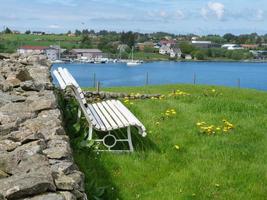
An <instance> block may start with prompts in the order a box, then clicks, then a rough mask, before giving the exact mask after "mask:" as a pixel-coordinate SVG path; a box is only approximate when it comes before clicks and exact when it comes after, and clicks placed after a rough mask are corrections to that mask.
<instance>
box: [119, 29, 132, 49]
mask: <svg viewBox="0 0 267 200" xmlns="http://www.w3.org/2000/svg"><path fill="white" fill-rule="evenodd" d="M120 40H121V42H122V43H123V44H127V45H128V46H129V47H130V48H132V47H133V46H134V44H135V40H136V35H135V34H134V33H133V32H132V31H129V32H127V33H125V32H122V34H121V38H120Z"/></svg>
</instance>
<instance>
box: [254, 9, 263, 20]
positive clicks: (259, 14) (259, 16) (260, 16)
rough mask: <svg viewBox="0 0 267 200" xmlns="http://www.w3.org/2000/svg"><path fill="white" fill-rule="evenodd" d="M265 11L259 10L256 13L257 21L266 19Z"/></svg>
mask: <svg viewBox="0 0 267 200" xmlns="http://www.w3.org/2000/svg"><path fill="white" fill-rule="evenodd" d="M264 14H265V13H264V11H263V10H262V9H258V10H257V11H256V15H255V19H256V20H257V21H262V20H263V19H264Z"/></svg>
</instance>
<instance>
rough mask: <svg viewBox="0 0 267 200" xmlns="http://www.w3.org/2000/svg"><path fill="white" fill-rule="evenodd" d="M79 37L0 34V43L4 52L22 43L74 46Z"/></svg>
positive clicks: (14, 48) (76, 45)
mask: <svg viewBox="0 0 267 200" xmlns="http://www.w3.org/2000/svg"><path fill="white" fill-rule="evenodd" d="M80 40H81V37H68V36H66V35H27V34H17V35H16V34H0V44H2V45H4V47H5V49H4V50H5V51H6V52H14V51H16V49H17V48H18V47H20V46H23V45H33V46H49V45H59V44H60V45H61V47H62V48H67V49H71V48H76V47H78V46H79V43H78V42H79V41H80Z"/></svg>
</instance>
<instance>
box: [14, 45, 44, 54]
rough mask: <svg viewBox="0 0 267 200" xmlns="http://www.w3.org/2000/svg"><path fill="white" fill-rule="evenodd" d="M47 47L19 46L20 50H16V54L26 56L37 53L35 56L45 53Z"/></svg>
mask: <svg viewBox="0 0 267 200" xmlns="http://www.w3.org/2000/svg"><path fill="white" fill-rule="evenodd" d="M47 48H48V47H46V46H29V45H26V46H21V47H20V48H18V49H17V53H19V54H28V53H37V54H41V53H43V54H44V53H45V50H46V49H47Z"/></svg>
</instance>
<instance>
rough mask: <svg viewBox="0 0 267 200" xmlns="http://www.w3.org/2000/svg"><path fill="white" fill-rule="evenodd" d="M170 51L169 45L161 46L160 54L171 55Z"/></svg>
mask: <svg viewBox="0 0 267 200" xmlns="http://www.w3.org/2000/svg"><path fill="white" fill-rule="evenodd" d="M170 51H171V48H170V47H169V46H167V45H161V47H160V48H159V53H160V54H162V55H166V54H169V53H170Z"/></svg>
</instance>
